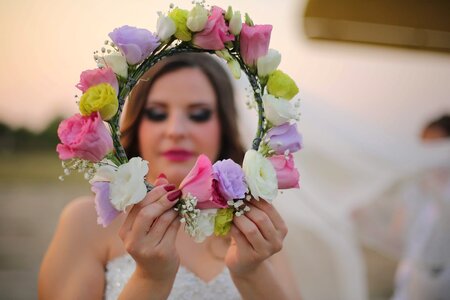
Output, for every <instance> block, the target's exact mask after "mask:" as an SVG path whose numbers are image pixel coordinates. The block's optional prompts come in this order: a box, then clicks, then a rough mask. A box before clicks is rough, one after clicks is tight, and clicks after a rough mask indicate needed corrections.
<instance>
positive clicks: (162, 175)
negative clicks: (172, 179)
mask: <svg viewBox="0 0 450 300" xmlns="http://www.w3.org/2000/svg"><path fill="white" fill-rule="evenodd" d="M162 178H164V179H167V176H166V174H164V173H161V174H159V175H158V177H156V179H162Z"/></svg>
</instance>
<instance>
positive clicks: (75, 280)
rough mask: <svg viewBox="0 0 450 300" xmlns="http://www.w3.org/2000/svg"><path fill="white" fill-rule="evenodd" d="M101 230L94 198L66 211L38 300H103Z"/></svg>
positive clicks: (43, 267) (40, 283)
mask: <svg viewBox="0 0 450 300" xmlns="http://www.w3.org/2000/svg"><path fill="white" fill-rule="evenodd" d="M100 230H102V228H99V226H98V225H97V224H96V215H95V209H94V201H93V200H92V199H91V198H83V199H78V200H75V201H73V202H71V203H70V204H69V205H68V206H67V207H66V208H65V209H64V211H63V213H62V214H61V217H60V220H59V224H58V226H57V229H56V232H55V235H54V237H53V240H52V242H51V243H50V246H49V248H48V250H47V253H46V255H45V257H44V260H43V262H42V265H41V270H40V273H39V279H38V294H39V299H102V297H103V289H104V284H105V282H104V277H105V274H104V267H103V263H102V257H105V256H104V255H105V253H104V249H102V248H101V246H100V245H101V244H102V240H103V239H104V233H102V232H101V231H100ZM103 245H104V244H103Z"/></svg>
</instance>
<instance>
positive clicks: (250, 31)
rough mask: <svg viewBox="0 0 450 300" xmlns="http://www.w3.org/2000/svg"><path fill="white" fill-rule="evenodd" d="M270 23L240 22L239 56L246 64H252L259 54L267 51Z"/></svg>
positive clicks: (270, 29)
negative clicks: (250, 24)
mask: <svg viewBox="0 0 450 300" xmlns="http://www.w3.org/2000/svg"><path fill="white" fill-rule="evenodd" d="M271 32H272V25H254V26H249V25H247V24H242V30H241V56H242V58H243V60H244V63H245V64H246V65H247V66H254V65H255V64H256V61H257V59H258V58H260V57H261V56H264V55H266V54H267V52H268V51H269V43H270V34H271Z"/></svg>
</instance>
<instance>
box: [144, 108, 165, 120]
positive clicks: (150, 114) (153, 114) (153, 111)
mask: <svg viewBox="0 0 450 300" xmlns="http://www.w3.org/2000/svg"><path fill="white" fill-rule="evenodd" d="M143 114H144V116H145V118H147V119H148V120H150V121H153V122H162V121H164V120H165V119H167V113H166V111H165V110H164V109H162V108H159V107H150V108H146V109H144V111H143Z"/></svg>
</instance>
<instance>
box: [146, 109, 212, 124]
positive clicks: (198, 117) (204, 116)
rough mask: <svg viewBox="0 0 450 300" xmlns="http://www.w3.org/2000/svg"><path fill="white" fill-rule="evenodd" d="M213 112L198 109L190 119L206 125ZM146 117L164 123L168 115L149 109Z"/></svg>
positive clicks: (190, 115) (158, 110)
mask: <svg viewBox="0 0 450 300" xmlns="http://www.w3.org/2000/svg"><path fill="white" fill-rule="evenodd" d="M211 115H212V111H211V110H210V109H207V108H204V109H198V110H196V111H195V112H193V113H190V114H189V119H190V120H191V121H194V122H196V123H204V122H207V121H209V119H210V118H211ZM144 117H145V118H147V119H148V120H150V121H153V122H162V121H165V120H166V119H167V113H166V112H164V111H162V110H161V109H154V108H147V109H145V110H144Z"/></svg>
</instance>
